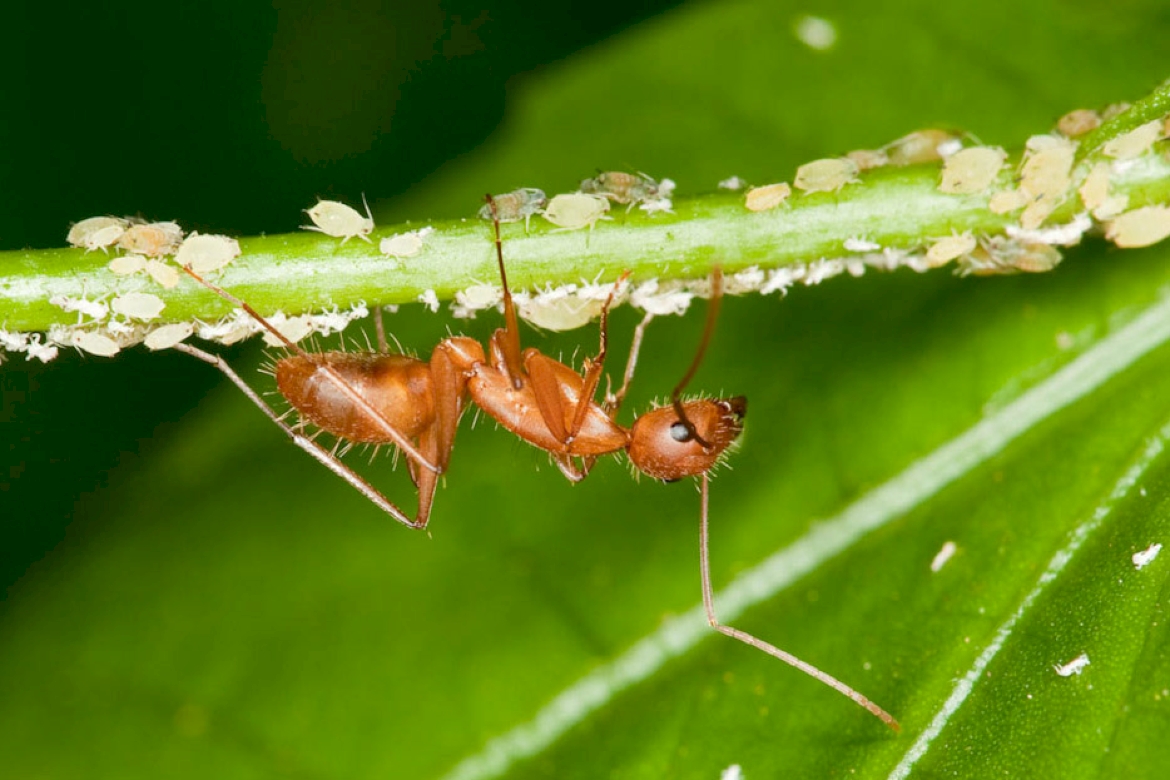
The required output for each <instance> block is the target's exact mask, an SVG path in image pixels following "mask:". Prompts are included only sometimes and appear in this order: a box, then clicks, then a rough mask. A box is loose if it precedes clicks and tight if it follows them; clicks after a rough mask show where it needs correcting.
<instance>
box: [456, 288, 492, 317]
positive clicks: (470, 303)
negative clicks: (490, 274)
mask: <svg viewBox="0 0 1170 780" xmlns="http://www.w3.org/2000/svg"><path fill="white" fill-rule="evenodd" d="M503 299H504V291H503V290H502V289H501V288H499V287H497V286H496V285H494V284H476V285H472V286H471V287H468V288H467V289H466V290H460V291H459V292H457V293H455V302H456V303H457V304H458V305H459V306H462V307H463V308H465V309H467V310H468V311H479V310H480V309H488V308H491V307H492V306H495V305H496V304H498V303H499V302H500V301H502V300H503Z"/></svg>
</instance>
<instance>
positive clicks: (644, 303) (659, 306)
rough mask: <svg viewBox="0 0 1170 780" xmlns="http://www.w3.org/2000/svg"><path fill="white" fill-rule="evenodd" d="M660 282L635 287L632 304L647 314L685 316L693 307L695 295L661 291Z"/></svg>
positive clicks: (670, 290) (683, 291)
mask: <svg viewBox="0 0 1170 780" xmlns="http://www.w3.org/2000/svg"><path fill="white" fill-rule="evenodd" d="M658 287H659V285H658V280H657V279H651V280H650V281H648V282H643V283H642V284H640V285H638V286H637V287H635V288H634V289H633V290H632V291H631V292H630V303H631V304H632V305H634V306H636V307H638V308H639V309H642V310H643V311H645V312H646V313H647V314H654V315H657V316H663V315H667V314H684V313H685V312H686V310H687V309H688V308H689V307H690V305H691V300H692V299H693V298H694V297H695V294H694V293H692V292H688V291H687V290H679V289H668V290H662V291H659V289H658Z"/></svg>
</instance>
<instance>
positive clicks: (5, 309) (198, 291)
mask: <svg viewBox="0 0 1170 780" xmlns="http://www.w3.org/2000/svg"><path fill="white" fill-rule="evenodd" d="M1168 110H1170V86H1167V85H1163V86H1161V87H1160V88H1159V89H1158V90H1157V91H1156V92H1154V93H1153V94H1152V95H1151V96H1149V97H1147V98H1146V99H1144V100H1143V101H1141V102H1139V103H1137V104H1135V106H1134V107H1133V108H1132V109H1130V111H1127V112H1125V113H1123V114H1121V115H1120V116H1118V117H1116V118H1115V119H1114V120H1112V121H1111V122H1108V123H1106V124H1105V125H1102V127H1100V128H1098V129H1097V130H1096V131H1094V132H1093V133H1092V134H1091V135H1090V136H1088V137H1086V139H1085V143H1083V144H1082V147H1081V155H1080V159H1079V161H1078V166H1077V172H1078V174H1079V175H1077V176H1074V186H1076V185H1077V184H1079V181H1080V180H1081V178H1083V175H1084V173H1085V172H1086V171H1087V170H1088V168H1089V167H1090V166H1091V165H1092V163H1094V162H1095V161H1097V160H1099V159H1103V158H1102V157H1101V155H1100V152H1099V148H1100V146H1101V145H1102V144H1104V143H1105V142H1106V141H1108V140H1109V139H1111V138H1114V137H1116V136H1118V135H1120V134H1122V133H1125V132H1128V131H1129V130H1131V129H1133V127H1136V126H1137V125H1139V124H1141V123H1142V122H1144V121H1149V119H1150V118H1154V117H1160V116H1162V115H1164V114H1165V113H1166V112H1167V111H1168ZM1164 146H1165V143H1164V142H1163V144H1161V147H1164ZM1018 161H1019V157H1018V156H1016V157H1013V159H1012V160H1010V161H1009V165H1007V166H1005V167H1004V168H1003V170H1002V171H1001V172H1000V175H999V177H998V179H997V181H996V183H995V185H994V186H993V188H992V191H990V192H987V193H982V194H978V195H947V194H943V193H941V192H939V191H938V182H939V176H940V165H939V164H937V163H936V164H925V165H917V166H912V167H906V168H892V167H886V168H878V169H875V170H872V171H868V172H866V173H865V174H864V175H863V176H862V179H861V181H860V182H857V183H854V184H849V185H846V186H845V187H843V188H842V189H841V190H840V191H839V192H836V193H824V192H822V193H812V194H803V193H799V192H796V193H794V194H793V196H792V197H791V198H790V199H789V200H788V201H787V202H786V203H785V204H784V205H782V206H781V207H779V208H775V209H772V210H770V211H764V212H759V213H755V212H751V211H748V210H747V209H746V208H745V207H744V196H743V194H742V193H728V194H722V193H721V194H716V195H708V196H704V197H696V198H686V199H679V200H676V201H675V204H674V213H672V214H661V213H660V214H655V215H652V216H650V215H646V214H643V213H642V212H640V211H638V210H637V209H635V210H633V211H631V212H628V213H627V212H626V211H625V210H624V209H622V208H621V207H617V209H616V210H615V211H614V213H613V214H612V219H610V220H605V221H602V222H599V223H598V224H597V226H596V227H595V228H594V229H593V230H592V231H590V230H579V231H560V230H557V229H555V228H553V227H552V226H551V225H549V224H548V223H546V222H544V220H542V219H541V218H539V217H536V218H534V219H533V221H532V226H531V229H530V230H528V231H526V230H525V226H524V225H523V224H522V223H517V224H509V225H505V226H504V253H505V258H506V260H507V263H508V275H509V279H510V281H511V283H512V285H513V288H514V289H524V288H530V287H537V286H539V287H545V286H547V285H560V284H568V283H580V282H582V281H602V282H606V281H612V280H614V279H616V278H617V276H618V275H619V274H621V273H622V272H623V271H626V270H629V271H631V272H632V275H633V279H634V281H644V280H648V279H653V278H657V279H663V280H666V279H694V278H701V277H705V276H707V275H708V274H709V273H710V271H711V269H712V268H713V267H714V266H716V265H719V266H722V267H723V269H724V270H725V272H726V273H728V274H733V273H735V272H736V271H739V270H742V269H745V268H749V267H752V266H756V267H759V268H762V269H770V268H779V267H783V266H788V265H794V264H800V263H810V262H814V261H816V260H818V259H820V258H832V257H848V256H856V255H852V253H850V252H849V251H848V250H847V249H846V248H845V246H844V244H845V241H846V240H847V239H851V238H852V239H865V240H866V241H869V242H873V243H876V244H879V245H880V246H881V247H883V248H889V249H894V250H905V251H921V250H923V249H924V248H925V247H927V246H929V244H930V243H931V242H932V241H933V240H935V239H938V238H941V237H944V236H949V235H951V234H952V233H953V232H965V231H971V232H973V233H974V234H976V235H983V236H991V235H997V234H1002V233H1004V232H1005V230H1006V228H1007V227H1008V226H1009V225H1013V224H1016V221H1017V217H1018V214H1016V215H1011V214H995V213H993V212H991V211H990V210H989V209H988V200H989V197H990V196H991V194H993V192H994V191H997V190H1001V189H1010V188H1012V187H1014V186H1015V173H1014V171H1015V169H1016V164H1018ZM1111 186H1112V192H1114V193H1125V194H1127V195H1129V198H1130V200H1129V208H1136V207H1139V206H1142V205H1146V204H1149V203H1166V202H1170V161H1168V160H1167V159H1166V152H1165V150H1164V148H1159V149H1158V150H1157V151H1156V152H1155V153H1151V154H1146V155H1144V156H1143V157H1141V158H1139V159H1138V160H1135V161H1132V164H1129V165H1127V166H1126V167H1125V169H1124V170H1123V171H1122V172H1119V173H1117V174H1116V175H1114V176H1113V178H1112V180H1111ZM1082 209H1083V206H1081V204H1080V201H1079V199H1078V197H1077V195H1076V193H1075V192H1074V191H1070V192H1069V196H1068V197H1067V198H1066V201H1065V203H1064V205H1062V206H1061V208H1060V209H1058V210H1057V211H1056V213H1054V214H1053V215H1052V216H1051V217H1050V219H1049V220H1048V223H1047V224H1050V225H1051V224H1060V223H1061V222H1062V221H1066V220H1067V219H1069V218H1071V217H1072V216H1073V215H1075V214H1076V213H1077V212H1078V211H1080V210H1082ZM429 225H430V226H431V227H433V228H434V232H433V233H432V234H430V235H429V236H427V238H426V241H425V248H424V249H423V251H422V252H421V253H420V254H419V255H417V256H415V257H410V258H403V259H395V258H391V257H385V256H383V255H381V254H380V253H379V251H378V249H377V242H378V240H379V239H380V238H382V237H385V236H389V235H393V234H394V233H398V232H403V231H407V230H412V229H417V228H419V227H422V225H419V224H414V225H396V226H393V227H389V228H381V229H379V230H377V231H375V233H374V234H373V236H372V239H373V244H371V243H367V242H364V241H361V240H359V239H352V240H350V241H348V242H347V243H345V244H342V243H341V241H340V240H338V239H334V238H329V237H326V236H323V235H321V234H319V233H313V232H302V233H291V234H285V235H275V236H264V237H259V238H243V239H240V247H241V249H242V252H243V254H242V256H241V257H240V258H239V259H237V260H236V261H235V262H234V263H233V264H232V265H231V266H230V267H229V268H227V269H226V270H225V271H224V272H223V274H222V275H221V276H220V278H219V279H218V282H219V283H220V284H221V285H223V286H224V287H226V288H228V289H230V290H232V291H233V292H234V293H235V294H236V295H238V296H239V297H241V298H242V299H244V300H246V301H248V302H250V303H251V304H252V305H253V306H254V307H255V308H256V309H258V310H259V311H261V312H264V313H271V312H274V311H278V310H280V311H284V312H285V313H287V314H290V315H292V314H296V313H300V312H305V311H311V310H321V309H323V308H328V307H332V306H340V307H348V306H351V305H353V304H355V303H358V302H362V301H364V302H366V303H368V304H371V305H372V304H400V303H408V302H413V301H416V300H418V298H419V296H420V295H421V294H423V293H424V292H425V291H427V290H433V291H434V292H435V293H436V295H437V296H438V298H440V299H450V298H451V297H453V295H454V294H455V293H456V292H457V291H459V290H463V289H466V288H468V287H471V286H474V285H479V284H492V283H496V281H497V272H496V267H495V250H494V245H493V243H492V234H491V225H490V224H489V223H488V222H486V221H483V220H480V219H473V218H469V219H459V220H448V221H436V222H432V223H429ZM64 230H65V226H62V231H63V232H64ZM108 261H109V257H108V256H106V255H105V254H104V253H103V252H100V251H95V252H88V253H87V252H84V251H82V250H80V249H47V250H27V251H10V252H2V253H0V327H3V328H5V329H7V330H10V331H43V330H46V329H48V328H49V327H50V326H51V325H54V324H63V325H68V324H72V323H75V322H76V321H77V315H76V314H75V313H70V312H66V311H64V310H63V309H62V308H60V307H59V306H56V305H54V304H51V303H50V302H49V299H50V298H53V297H54V296H65V297H69V298H81V297H85V298H88V299H90V300H94V299H104V298H108V297H111V296H114V295H117V294H119V293H124V292H129V291H132V290H141V291H145V292H151V293H154V294H156V295H158V296H159V297H161V298H162V299H163V300H164V301H165V303H166V308H165V309H164V311H163V313H162V316H161V317H160V318H159V319H158V320H156V323H159V324H161V323H166V322H177V321H184V320H190V319H192V318H198V319H200V320H203V321H211V320H214V319H216V318H218V317H220V316H222V315H225V314H227V313H228V312H229V310H230V308H231V307H230V306H229V305H228V304H227V303H226V302H225V301H223V300H222V299H219V298H217V297H215V296H214V295H212V294H211V293H209V292H208V291H206V290H204V289H203V288H201V287H199V286H198V285H196V284H195V283H194V282H193V281H192V280H191V279H187V278H184V279H183V280H182V281H181V283H180V285H179V286H178V287H177V288H175V289H173V290H164V289H163V288H162V287H160V286H159V285H157V284H154V283H153V282H151V281H150V280H149V279H148V278H146V277H143V276H134V277H125V276H117V275H115V274H114V273H112V272H111V271H110V270H109V269H108V268H107V263H108Z"/></svg>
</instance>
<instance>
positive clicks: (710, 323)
mask: <svg viewBox="0 0 1170 780" xmlns="http://www.w3.org/2000/svg"><path fill="white" fill-rule="evenodd" d="M722 300H723V269H722V268H720V267H719V266H715V268H714V270H712V271H711V301H710V303H708V304H707V324H706V325H704V326H703V337H702V338H701V339H700V340H699V348H698V349H697V350H695V359H694V360H692V361H691V366H690V368H688V369H687V372H686V373H685V374H683V378H682V381H680V382H679V383H678V384H677V385H675V386H674V390H673V391H671V393H670V404H671V406H673V407H674V413H675V414H676V415H678V421H679V422H680V423H682V424H683V426H684V427H685V428H686V429H687V433H689V434H690V436H691V438H692V439H694V440H695V441H697V442H698V443H699V445H700V446H702V448H703V449H705V450H709V449H711V443H710V442H708V441H706V440H704V439H703V437H702V436H700V435H699V433H698V431H696V430H695V425H694V423H692V422H691V421H690V420H688V419H687V413H686V411H684V410H683V405H682V398H681V397H682V391H683V390H684V389H685V388H686V386H687V385H688V384H689V383H690V381H691V378H692V377H694V375H695V372H696V371H698V370H699V364H701V363H702V362H703V355H704V354H706V352H707V345H708V344H710V343H711V334H712V333H714V332H715V320H716V318H717V317H718V316H719V303H720V301H722Z"/></svg>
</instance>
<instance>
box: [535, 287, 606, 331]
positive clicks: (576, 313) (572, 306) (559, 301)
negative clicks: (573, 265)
mask: <svg viewBox="0 0 1170 780" xmlns="http://www.w3.org/2000/svg"><path fill="white" fill-rule="evenodd" d="M604 305H605V302H604V301H592V300H582V299H580V298H577V297H575V296H567V297H563V298H552V299H548V298H545V297H544V296H539V295H538V296H536V297H535V298H531V299H529V300H527V301H521V302H519V304H518V306H517V308H519V310H520V316H521V317H523V318H524V319H526V320H528V321H529V322H531V323H532V324H533V325H535V326H536V327H538V328H544V329H545V330H556V331H561V330H573V329H574V328H580V327H582V326H583V325H588V324H589V323H590V322H592V321H593V320H594V319H596V318H597V317H598V316H600V315H601V308H602V307H603V306H604Z"/></svg>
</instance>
